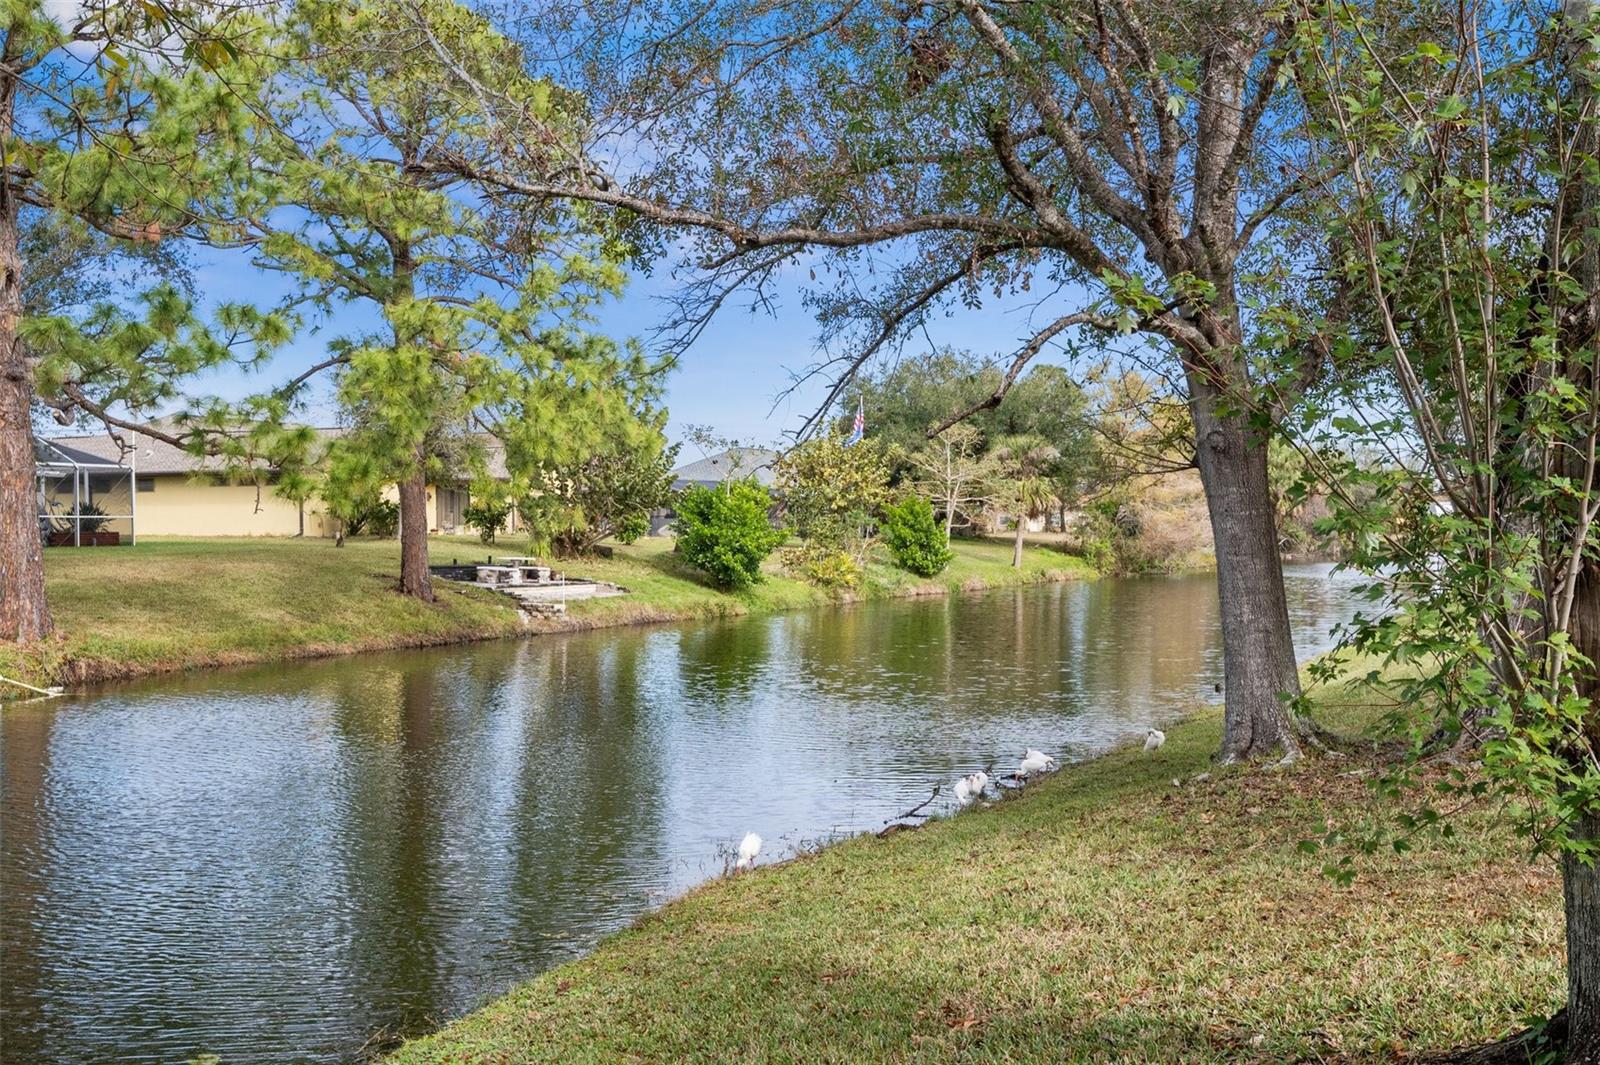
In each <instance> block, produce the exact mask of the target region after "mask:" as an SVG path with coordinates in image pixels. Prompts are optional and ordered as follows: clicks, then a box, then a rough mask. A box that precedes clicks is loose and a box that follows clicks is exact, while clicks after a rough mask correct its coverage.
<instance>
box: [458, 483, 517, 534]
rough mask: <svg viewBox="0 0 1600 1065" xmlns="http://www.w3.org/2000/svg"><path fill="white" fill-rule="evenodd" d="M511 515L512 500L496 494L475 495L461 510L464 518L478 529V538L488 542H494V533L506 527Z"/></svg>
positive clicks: (470, 526)
mask: <svg viewBox="0 0 1600 1065" xmlns="http://www.w3.org/2000/svg"><path fill="white" fill-rule="evenodd" d="M510 516H511V500H509V499H507V498H505V497H504V496H496V495H485V496H474V497H473V498H472V500H471V502H469V503H468V504H467V505H466V507H464V508H463V509H462V511H461V518H462V520H463V521H465V522H466V523H467V526H468V527H469V528H472V529H476V530H478V539H480V540H482V541H483V542H484V543H486V544H492V543H494V534H495V533H497V532H499V531H500V530H501V529H503V528H504V527H505V524H506V519H507V518H509V517H510Z"/></svg>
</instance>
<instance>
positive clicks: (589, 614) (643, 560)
mask: <svg viewBox="0 0 1600 1065" xmlns="http://www.w3.org/2000/svg"><path fill="white" fill-rule="evenodd" d="M951 549H952V550H953V551H954V552H955V558H954V560H952V561H951V563H950V565H949V567H948V568H947V569H946V570H945V571H944V572H943V573H941V574H939V575H938V576H937V577H933V578H922V577H917V576H914V575H913V574H910V573H907V572H906V571H905V570H902V569H899V568H897V567H895V566H893V565H891V564H889V563H888V562H887V561H884V560H883V557H882V556H883V552H881V551H880V552H879V556H880V557H879V558H878V559H877V560H875V561H874V562H872V563H871V564H870V565H869V566H868V567H867V574H866V580H865V582H864V584H863V587H862V588H861V589H860V590H859V591H857V592H854V593H850V594H848V595H845V596H840V595H837V594H835V593H833V592H830V591H828V590H827V589H824V588H819V587H817V586H816V585H813V584H809V583H807V582H805V581H802V580H799V579H798V578H796V577H792V576H790V575H789V574H787V573H786V572H784V570H783V567H782V564H781V560H780V558H779V554H781V551H780V552H779V554H775V555H773V556H772V557H771V558H769V559H768V560H767V562H766V565H765V566H764V567H763V571H764V573H765V575H766V579H765V580H764V581H763V582H762V583H760V584H757V585H755V586H754V587H751V588H748V589H745V590H743V591H739V592H725V591H721V590H718V589H716V588H712V587H710V586H708V585H706V584H705V583H704V580H705V578H704V577H703V576H701V575H700V574H699V573H698V571H696V570H695V569H694V568H693V567H691V566H690V565H689V564H688V563H686V562H684V561H683V559H682V558H681V557H680V556H678V555H677V554H675V553H673V550H672V541H671V540H667V539H664V538H651V539H645V540H641V541H639V542H638V543H636V544H634V545H632V546H631V547H618V548H617V549H616V550H615V552H614V554H613V556H612V557H611V558H610V559H599V558H596V559H583V560H581V561H575V562H572V563H570V564H568V570H569V572H571V573H574V574H582V575H583V576H586V577H595V578H598V579H600V580H606V581H611V582H613V583H615V584H620V585H622V586H623V587H624V588H627V589H629V590H630V591H632V592H633V593H634V594H633V595H631V596H628V597H626V598H619V599H595V600H591V601H589V602H583V603H574V604H572V605H571V606H570V607H569V611H570V619H569V622H568V626H569V627H570V626H571V625H603V624H615V623H617V622H619V621H638V620H678V619H684V618H706V617H725V616H729V615H737V614H755V613H764V612H769V611H776V610H794V609H798V608H802V607H809V606H821V605H824V604H827V603H833V602H838V601H839V600H840V599H841V598H846V599H854V598H867V599H875V598H884V597H890V596H906V595H943V594H948V593H950V592H955V591H960V590H962V589H963V588H965V589H969V590H976V589H980V588H997V587H1004V586H1009V585H1015V584H1031V583H1039V582H1043V581H1060V580H1071V579H1074V578H1083V577H1092V576H1094V571H1093V570H1091V569H1090V568H1089V567H1088V566H1087V565H1086V564H1085V563H1084V562H1083V560H1082V559H1080V558H1078V557H1076V556H1074V555H1067V554H1064V553H1062V552H1060V551H1057V550H1051V549H1047V548H1042V547H1030V548H1028V549H1027V550H1026V551H1025V552H1024V553H1023V557H1022V568H1021V569H1020V570H1018V569H1012V568H1011V545H1010V544H1009V543H1000V542H998V541H994V540H957V541H955V542H954V543H953V544H952V545H951ZM448 550H449V551H452V552H453V551H454V550H455V549H454V548H451V549H448ZM462 550H477V551H478V552H479V553H480V556H481V553H482V551H484V550H485V549H484V548H483V547H481V546H480V545H478V544H476V543H473V544H471V545H470V547H464V548H462ZM488 550H490V551H493V550H495V548H492V547H491V548H488ZM500 550H508V549H506V548H500ZM463 557H465V556H463Z"/></svg>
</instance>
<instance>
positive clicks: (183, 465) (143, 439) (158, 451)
mask: <svg viewBox="0 0 1600 1065" xmlns="http://www.w3.org/2000/svg"><path fill="white" fill-rule="evenodd" d="M313 431H314V432H315V433H316V434H317V436H319V437H320V438H322V439H323V440H324V441H328V440H331V439H333V438H334V437H336V436H338V435H339V433H340V432H341V430H339V429H316V430H313ZM114 432H115V434H116V436H117V437H120V438H121V440H118V439H114V438H113V436H112V434H111V433H110V432H100V433H94V434H91V435H87V436H52V437H47V438H45V442H47V443H49V444H50V445H51V446H53V447H57V448H62V449H70V451H71V452H72V453H74V454H76V455H79V456H83V457H84V459H83V460H84V461H94V462H108V463H118V464H122V465H131V466H133V467H135V468H136V469H137V470H138V471H139V473H140V474H141V475H151V476H155V475H159V474H164V473H204V472H206V471H207V470H216V469H220V468H221V467H222V465H223V462H222V460H221V459H218V458H215V457H212V456H201V455H192V454H190V453H189V452H187V451H185V450H184V449H183V448H181V447H173V446H172V445H171V444H169V443H167V442H166V441H165V440H157V439H156V438H155V437H153V436H146V435H145V434H143V433H134V432H129V431H128V430H126V429H117V430H114ZM122 441H126V442H128V443H130V444H132V445H133V450H134V452H135V454H133V455H131V456H130V455H128V454H127V453H126V451H125V450H124V448H123V444H122Z"/></svg>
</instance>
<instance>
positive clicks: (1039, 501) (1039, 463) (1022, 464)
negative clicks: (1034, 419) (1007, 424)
mask: <svg viewBox="0 0 1600 1065" xmlns="http://www.w3.org/2000/svg"><path fill="white" fill-rule="evenodd" d="M1060 457H1061V453H1060V452H1059V451H1057V450H1056V449H1055V448H1053V447H1051V446H1050V445H1049V444H1047V443H1045V442H1044V441H1043V440H1041V439H1039V438H1038V437H1034V436H1018V437H1011V438H1009V439H1006V440H1003V441H1001V442H1000V443H999V444H998V445H997V446H996V447H995V449H994V458H995V462H996V463H997V464H998V466H999V470H1000V480H1001V485H1002V493H1001V494H1002V496H1003V497H1004V498H1005V499H1006V500H1007V502H1009V503H1010V504H1011V506H1012V508H1013V509H1014V510H1015V511H1016V520H1017V539H1016V543H1015V546H1014V547H1013V548H1012V551H1011V565H1012V566H1014V567H1015V568H1017V569H1021V568H1022V537H1023V534H1024V533H1025V532H1027V529H1028V522H1029V521H1031V520H1033V519H1035V518H1041V517H1043V516H1044V515H1046V514H1048V513H1049V512H1050V508H1051V507H1053V506H1055V503H1056V492H1055V486H1054V484H1052V483H1051V480H1050V478H1049V477H1048V476H1046V473H1047V471H1048V469H1049V467H1050V465H1051V463H1053V462H1055V461H1056V460H1057V459H1059V458H1060Z"/></svg>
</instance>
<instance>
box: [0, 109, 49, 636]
mask: <svg viewBox="0 0 1600 1065" xmlns="http://www.w3.org/2000/svg"><path fill="white" fill-rule="evenodd" d="M14 101H15V82H14V81H13V80H12V79H6V82H4V83H0V131H3V130H9V129H10V128H11V115H12V107H13V106H14ZM17 206H18V204H17V201H16V199H15V198H14V197H12V196H10V195H8V194H7V193H6V191H5V188H4V186H3V185H0V639H6V640H15V641H18V642H28V641H32V640H38V639H41V638H43V637H45V636H48V635H50V631H51V628H52V626H51V623H50V606H49V604H48V602H47V601H46V600H45V594H44V547H43V542H42V540H41V538H40V535H39V500H38V493H39V484H38V468H37V466H36V465H35V463H34V457H33V419H32V407H33V372H32V368H31V367H30V366H29V365H28V360H27V356H26V354H25V352H24V351H23V348H22V343H21V341H20V340H18V338H17V325H18V323H19V322H20V320H21V318H22V255H21V252H20V251H19V249H18V236H17Z"/></svg>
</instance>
